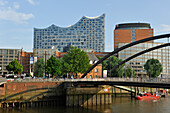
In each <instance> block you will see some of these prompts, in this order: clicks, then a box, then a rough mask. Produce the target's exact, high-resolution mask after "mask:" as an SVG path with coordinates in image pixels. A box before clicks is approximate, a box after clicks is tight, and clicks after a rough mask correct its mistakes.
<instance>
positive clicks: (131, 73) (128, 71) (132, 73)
mask: <svg viewBox="0 0 170 113" xmlns="http://www.w3.org/2000/svg"><path fill="white" fill-rule="evenodd" d="M125 76H126V77H135V70H132V68H131V67H127V68H126V69H125Z"/></svg>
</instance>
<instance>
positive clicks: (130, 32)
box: [114, 23, 153, 49]
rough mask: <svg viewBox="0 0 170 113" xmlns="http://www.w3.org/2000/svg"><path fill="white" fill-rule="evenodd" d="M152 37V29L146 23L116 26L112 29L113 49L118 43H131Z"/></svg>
mask: <svg viewBox="0 0 170 113" xmlns="http://www.w3.org/2000/svg"><path fill="white" fill-rule="evenodd" d="M152 36H153V29H152V28H151V26H150V24H148V23H124V24H118V25H116V27H115V29H114V49H117V48H118V45H119V43H131V42H134V41H137V40H141V39H144V38H148V37H152Z"/></svg>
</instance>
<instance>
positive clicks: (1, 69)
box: [0, 49, 20, 75]
mask: <svg viewBox="0 0 170 113" xmlns="http://www.w3.org/2000/svg"><path fill="white" fill-rule="evenodd" d="M19 51H20V49H0V74H1V75H3V74H8V71H7V70H6V66H7V65H8V64H9V63H10V62H11V61H13V60H15V59H17V60H18V53H19Z"/></svg>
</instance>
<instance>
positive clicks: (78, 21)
mask: <svg viewBox="0 0 170 113" xmlns="http://www.w3.org/2000/svg"><path fill="white" fill-rule="evenodd" d="M102 16H105V14H102V15H100V16H96V17H87V16H83V17H82V18H81V19H80V20H79V21H78V22H80V21H81V20H82V19H84V18H87V19H96V18H100V17H102ZM78 22H76V23H75V24H74V25H69V26H67V27H59V26H56V25H54V24H52V25H51V26H49V27H47V28H41V29H40V28H34V29H38V30H42V29H49V28H51V27H56V28H63V29H65V28H71V27H73V26H75V25H76V24H78Z"/></svg>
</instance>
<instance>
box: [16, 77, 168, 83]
mask: <svg viewBox="0 0 170 113" xmlns="http://www.w3.org/2000/svg"><path fill="white" fill-rule="evenodd" d="M56 81H61V82H62V81H75V82H76V81H124V82H152V83H158V82H160V83H170V78H145V77H136V78H129V77H122V78H120V77H108V78H93V79H91V78H82V79H63V78H59V79H53V78H50V79H19V80H14V81H13V82H56Z"/></svg>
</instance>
